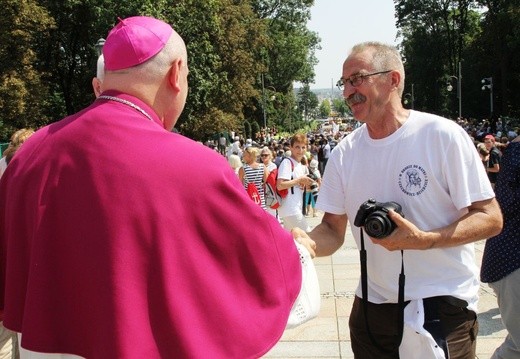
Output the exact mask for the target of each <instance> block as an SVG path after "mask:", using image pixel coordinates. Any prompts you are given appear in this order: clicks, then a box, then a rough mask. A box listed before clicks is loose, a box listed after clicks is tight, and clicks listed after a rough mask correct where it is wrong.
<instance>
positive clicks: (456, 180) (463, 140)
mask: <svg viewBox="0 0 520 359" xmlns="http://www.w3.org/2000/svg"><path fill="white" fill-rule="evenodd" d="M461 131H462V130H461ZM446 154H447V161H444V169H443V170H444V173H445V176H446V179H447V183H448V187H449V191H450V194H451V198H452V200H453V204H454V205H455V207H456V208H457V209H458V210H461V209H462V208H466V207H468V206H469V205H471V203H473V202H476V201H482V200H485V199H489V198H493V197H494V196H495V194H494V192H493V188H492V187H491V184H490V182H489V178H488V176H487V173H486V170H485V168H484V166H483V165H482V161H481V160H480V157H479V155H478V152H477V150H476V149H475V146H474V144H473V142H471V139H470V138H469V136H468V135H467V134H466V133H465V132H462V133H459V134H458V135H455V136H453V138H452V141H450V144H449V146H448V148H446Z"/></svg>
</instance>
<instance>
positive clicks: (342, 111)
mask: <svg viewBox="0 0 520 359" xmlns="http://www.w3.org/2000/svg"><path fill="white" fill-rule="evenodd" d="M332 108H333V109H334V111H336V112H337V113H338V114H339V115H340V116H341V117H345V116H346V115H347V114H348V113H350V109H349V107H348V106H347V104H346V103H345V100H344V99H343V98H335V99H333V100H332Z"/></svg>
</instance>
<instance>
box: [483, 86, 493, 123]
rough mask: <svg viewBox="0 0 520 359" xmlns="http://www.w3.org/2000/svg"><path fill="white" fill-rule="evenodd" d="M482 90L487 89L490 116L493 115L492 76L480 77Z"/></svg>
mask: <svg viewBox="0 0 520 359" xmlns="http://www.w3.org/2000/svg"><path fill="white" fill-rule="evenodd" d="M482 83H483V84H484V85H483V86H482V91H484V90H486V89H489V107H490V109H491V116H493V77H484V78H483V79H482Z"/></svg>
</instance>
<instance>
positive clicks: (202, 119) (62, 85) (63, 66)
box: [0, 0, 319, 139]
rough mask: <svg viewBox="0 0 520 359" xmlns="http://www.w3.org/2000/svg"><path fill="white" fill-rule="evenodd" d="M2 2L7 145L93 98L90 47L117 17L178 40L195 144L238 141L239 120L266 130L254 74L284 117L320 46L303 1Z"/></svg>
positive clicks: (0, 100) (185, 117)
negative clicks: (171, 31) (164, 30)
mask: <svg viewBox="0 0 520 359" xmlns="http://www.w3.org/2000/svg"><path fill="white" fill-rule="evenodd" d="M1 1H2V4H3V5H4V9H5V15H4V16H3V17H2V20H0V34H1V35H0V36H2V44H5V45H4V48H3V49H2V50H1V52H0V76H1V77H0V80H1V82H0V92H1V95H2V96H1V97H0V109H1V110H2V111H1V113H2V114H1V115H0V116H1V117H0V120H1V121H2V123H3V124H4V125H3V126H2V127H1V129H2V130H3V134H2V137H3V138H4V139H6V138H8V135H9V134H10V132H12V131H11V129H14V128H18V127H21V126H28V125H30V126H33V127H38V126H40V125H42V124H44V123H47V122H49V121H55V120H59V119H61V118H62V117H63V116H65V115H67V114H72V113H74V112H77V111H79V110H80V109H82V108H84V107H85V106H87V105H88V104H89V103H91V102H92V101H93V100H94V95H93V93H92V88H91V80H92V77H93V76H94V74H95V68H96V65H95V64H96V60H97V53H96V48H95V44H96V42H97V40H98V39H99V38H101V37H103V38H105V37H106V35H107V33H108V31H109V30H110V29H111V28H112V27H113V26H114V25H115V24H116V23H117V21H118V17H120V18H125V17H128V16H134V15H149V16H155V17H157V18H160V19H163V20H165V21H167V22H169V23H170V24H172V26H173V27H174V28H175V29H176V31H177V32H179V34H180V35H181V36H182V37H183V38H184V40H185V42H186V45H187V48H188V57H189V60H188V62H189V68H190V75H189V83H190V91H189V95H188V100H187V104H186V108H185V111H184V112H183V114H182V116H181V118H180V120H179V122H178V128H179V129H180V131H181V132H183V133H184V134H186V135H188V136H190V137H192V138H194V139H206V138H209V137H210V136H211V135H212V133H213V131H217V132H220V131H232V130H233V131H236V132H238V133H240V132H241V130H240V129H241V128H242V127H243V126H242V123H243V121H244V120H245V119H247V120H248V121H251V122H256V123H257V124H263V108H262V106H261V104H262V87H261V82H260V75H261V74H264V75H265V78H266V79H267V82H268V83H267V84H266V85H267V86H271V87H273V88H275V90H276V91H275V92H276V97H277V99H278V101H282V100H283V101H284V103H281V102H277V105H278V106H277V108H276V109H277V111H278V110H279V111H283V113H287V108H288V106H289V104H290V103H293V104H294V102H295V100H294V95H293V94H292V83H293V81H302V80H307V81H311V80H312V78H313V77H314V72H313V66H314V63H315V61H316V60H315V57H314V51H315V50H316V49H317V46H318V42H319V39H318V38H317V36H316V35H315V34H314V33H312V32H310V31H308V30H307V29H306V21H307V19H308V18H309V9H310V6H311V5H312V4H313V1H310V0H290V1H272V0H245V1H233V0H180V1H175V2H172V1H167V0H135V1H131V2H121V1H113V0H82V1H79V0H63V1H59V2H57V1H50V0H47V1H46V0H41V1H38V2H36V1H29V0H16V1H15V0H1ZM22 70H23V71H22ZM29 89H30V90H29ZM291 96H292V99H291ZM35 109H36V110H35ZM278 115H280V114H278ZM276 117H281V115H280V116H276ZM24 121H25V122H24Z"/></svg>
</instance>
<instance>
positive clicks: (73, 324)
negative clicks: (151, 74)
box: [0, 92, 301, 359]
mask: <svg viewBox="0 0 520 359" xmlns="http://www.w3.org/2000/svg"><path fill="white" fill-rule="evenodd" d="M110 95H117V96H118V97H121V98H125V99H129V100H131V101H132V102H134V103H135V104H137V105H138V106H140V107H142V108H143V109H144V110H145V111H146V112H147V113H149V114H150V115H152V117H153V118H154V121H150V120H148V119H147V118H146V117H145V116H143V115H142V114H141V113H139V112H137V111H136V110H134V109H132V108H130V107H129V106H126V105H124V104H120V103H117V102H113V101H107V100H97V101H96V102H95V103H94V104H93V105H91V106H90V107H89V108H87V109H86V110H84V111H82V112H80V113H78V114H75V115H73V116H70V117H68V118H65V119H64V120H62V121H60V122H57V123H54V124H52V125H50V126H48V127H46V128H44V129H42V130H40V131H38V132H37V133H36V134H35V135H33V136H32V138H31V139H30V140H29V141H28V142H26V143H25V144H24V145H23V146H22V148H21V149H20V151H19V152H18V153H17V155H16V156H15V158H14V159H13V161H12V162H11V163H10V164H9V166H8V168H7V171H6V173H5V175H4V177H3V178H2V181H1V183H0V244H1V247H0V248H1V254H0V260H1V263H0V270H1V271H2V273H0V278H1V279H0V280H1V282H0V298H4V292H5V301H4V300H3V299H0V300H1V302H0V308H3V309H4V323H5V326H6V327H8V328H10V329H12V330H15V331H18V332H22V334H23V339H22V346H23V347H25V348H27V349H30V350H33V351H39V352H58V353H70V354H76V355H80V356H83V357H87V358H89V359H91V358H92V359H93V358H110V359H113V358H139V359H142V358H147V359H148V358H159V357H162V358H253V357H259V356H261V355H263V354H264V353H265V352H267V351H268V350H269V349H270V348H271V347H272V346H274V344H276V342H277V341H278V340H279V338H280V337H281V335H282V334H283V330H284V327H285V325H286V322H287V318H288V316H289V312H290V309H291V306H292V304H293V303H294V301H295V299H296V297H297V295H298V292H299V289H300V285H301V266H300V262H299V256H298V252H297V250H296V248H295V246H294V242H293V240H292V237H291V235H290V234H289V233H288V232H287V231H285V230H283V229H282V228H281V227H280V225H279V224H278V222H277V221H276V219H275V218H274V217H273V216H271V215H270V214H268V213H266V212H265V211H264V210H262V209H261V208H260V207H259V206H257V205H256V204H255V203H253V201H251V199H250V198H249V197H248V196H247V194H246V192H245V191H244V188H243V187H242V185H241V183H240V182H239V180H238V178H237V176H236V175H235V173H234V172H233V170H232V169H231V168H230V166H229V164H228V163H227V161H226V160H225V158H224V157H222V156H220V155H219V154H217V153H216V152H214V151H211V150H210V149H209V148H207V147H205V146H203V145H201V144H199V143H196V142H194V141H192V140H190V139H187V138H185V137H183V136H181V135H178V134H174V133H171V132H168V131H166V130H165V129H164V128H163V127H162V125H161V124H160V121H159V120H158V119H157V116H156V115H155V114H154V113H153V110H152V109H151V108H149V107H148V106H146V105H145V104H144V103H142V102H141V101H139V100H137V99H135V98H132V97H130V96H127V95H123V94H116V93H114V92H112V93H110Z"/></svg>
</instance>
